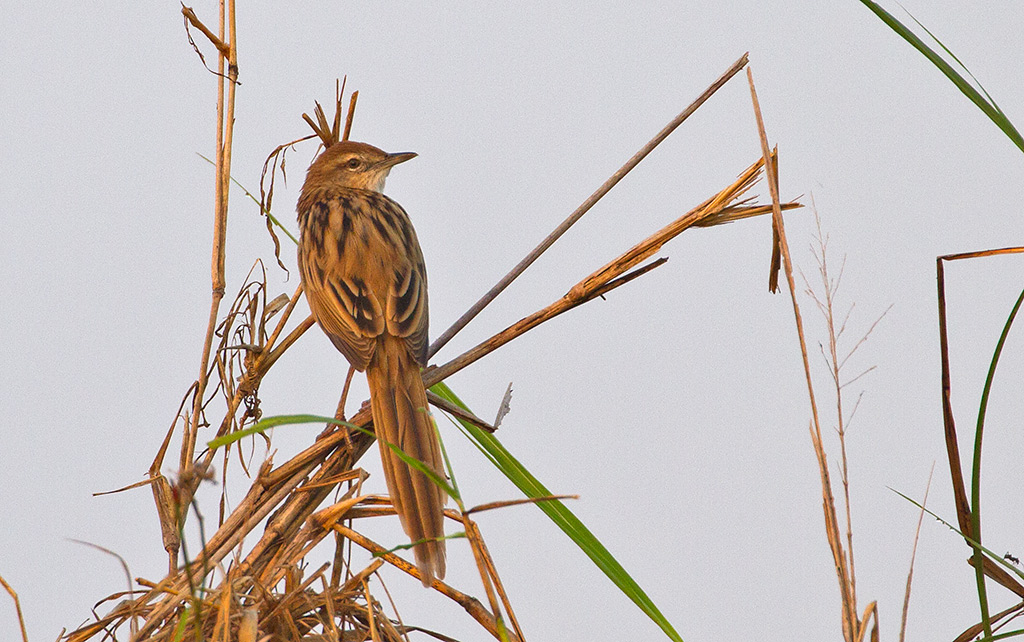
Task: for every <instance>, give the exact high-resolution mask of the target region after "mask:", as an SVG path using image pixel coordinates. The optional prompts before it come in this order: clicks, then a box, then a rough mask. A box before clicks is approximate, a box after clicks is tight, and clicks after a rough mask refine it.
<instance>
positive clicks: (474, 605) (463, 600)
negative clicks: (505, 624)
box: [331, 524, 520, 642]
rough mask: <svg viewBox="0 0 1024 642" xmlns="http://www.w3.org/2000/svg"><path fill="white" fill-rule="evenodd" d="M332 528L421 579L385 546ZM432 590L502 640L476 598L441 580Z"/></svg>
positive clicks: (341, 528)
mask: <svg viewBox="0 0 1024 642" xmlns="http://www.w3.org/2000/svg"><path fill="white" fill-rule="evenodd" d="M331 528H333V529H334V530H336V531H337V532H339V533H341V534H342V535H343V536H345V537H346V538H348V539H349V540H351V541H352V542H354V543H355V544H357V545H359V546H361V547H362V548H364V549H366V550H367V551H369V552H370V553H373V555H375V556H377V557H380V558H382V559H383V560H384V561H385V562H387V563H388V564H391V565H392V566H394V567H395V568H397V569H399V570H402V571H405V572H406V573H408V574H409V575H411V576H413V577H415V578H416V579H417V580H419V579H420V576H419V570H417V568H416V566H415V565H413V564H410V563H409V562H406V561H405V560H404V559H402V558H401V557H399V556H397V555H395V554H394V553H389V552H387V550H386V549H385V548H384V547H383V546H381V545H380V544H377V543H376V542H374V541H373V540H371V539H369V538H368V537H365V536H364V535H362V534H360V533H357V532H356V531H354V530H352V529H351V528H348V527H346V526H343V525H341V524H334V525H333V526H332V527H331ZM431 588H433V589H434V590H435V591H437V592H439V593H441V594H442V595H444V596H446V597H448V598H451V599H452V600H453V601H454V602H455V603H457V604H458V605H459V606H461V607H462V608H463V609H465V610H466V613H469V615H470V616H471V617H472V618H473V619H474V620H476V621H477V622H479V623H480V624H481V625H482V626H483V627H484V628H485V629H486V630H487V632H488V633H490V634H491V635H493V636H494V637H495V639H499V640H500V639H501V638H500V637H499V636H498V625H497V622H496V621H495V619H494V616H493V615H491V613H489V612H488V611H487V609H486V608H484V606H483V604H481V603H480V601H479V600H477V599H476V598H475V597H472V596H469V595H466V594H465V593H463V592H462V591H459V590H457V589H455V588H452V587H451V586H449V585H448V584H445V583H444V582H442V581H441V580H434V583H433V584H432V585H431ZM519 640H520V638H518V637H516V636H515V635H514V634H510V635H509V641H510V642H519Z"/></svg>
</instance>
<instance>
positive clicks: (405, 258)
mask: <svg viewBox="0 0 1024 642" xmlns="http://www.w3.org/2000/svg"><path fill="white" fill-rule="evenodd" d="M414 156H416V154H414V153H411V152H410V153H401V154H388V153H385V152H383V151H381V150H379V149H377V148H376V147H373V146H372V145H367V144H365V143H357V142H352V141H342V142H338V143H335V144H333V145H331V146H330V147H328V148H327V149H326V150H325V151H324V152H323V153H322V154H320V156H319V157H318V158H317V159H316V160H315V161H314V162H313V164H312V165H310V167H309V171H308V172H307V174H306V182H305V184H304V185H303V186H302V194H301V195H300V197H299V203H298V214H299V227H300V229H301V238H300V240H299V272H300V274H301V277H302V288H303V290H304V291H305V293H306V300H307V301H309V307H310V309H311V310H312V311H313V316H314V317H315V318H316V320H317V323H319V324H320V327H321V328H322V329H323V331H324V332H325V333H327V336H328V337H330V339H331V341H332V342H333V343H334V345H335V347H337V348H338V350H340V351H341V353H342V354H344V355H345V357H346V358H348V360H349V362H351V363H352V365H353V366H354V367H355V368H356V369H357V370H360V371H363V370H365V371H366V380H367V382H368V383H369V386H370V404H371V407H372V411H373V426H374V431H375V433H376V435H377V441H378V443H379V444H380V455H381V460H382V461H383V463H384V477H385V479H386V481H387V486H388V492H389V493H390V494H391V501H392V503H393V504H394V506H395V510H396V511H397V512H398V516H399V518H400V519H401V522H402V527H403V528H404V529H405V532H406V534H407V535H408V536H409V538H410V539H411V540H412V541H413V542H414V543H416V542H420V543H418V544H416V545H415V546H414V547H413V553H414V555H415V557H416V566H417V567H418V568H419V570H420V575H421V578H422V580H423V585H424V586H429V585H430V584H431V583H432V581H433V579H434V578H437V579H442V578H443V577H444V567H445V559H444V558H445V550H444V540H443V539H432V538H441V537H443V536H444V524H443V521H444V515H443V513H442V510H443V508H444V503H445V500H446V499H447V497H446V495H445V493H444V491H443V490H442V489H441V488H439V487H438V486H437V485H436V484H434V483H433V482H432V481H431V480H430V478H429V477H427V476H426V475H424V474H423V473H422V472H420V471H418V470H415V469H413V468H411V467H410V466H409V465H408V464H406V463H405V462H403V461H402V460H401V459H400V458H399V456H398V455H397V454H395V452H394V451H393V450H391V449H390V448H389V447H388V446H387V444H388V443H390V444H394V445H395V446H397V447H398V448H400V449H401V450H402V451H403V452H405V453H406V454H407V455H409V456H410V457H413V458H415V459H418V460H420V461H421V462H423V463H424V464H425V465H426V466H427V467H428V468H430V469H431V470H433V471H434V472H435V473H437V474H438V475H439V476H441V477H442V478H443V477H444V468H443V464H442V459H441V448H440V443H439V442H438V437H437V433H436V432H435V427H434V423H433V420H432V419H431V417H430V413H429V412H428V410H427V396H426V391H425V390H424V386H423V379H422V377H421V375H420V368H421V367H423V366H425V365H426V363H427V272H426V268H425V266H424V264H423V253H422V251H421V250H420V244H419V241H418V240H417V239H416V232H415V231H414V230H413V227H412V223H411V222H410V221H409V216H408V215H407V214H406V213H405V210H403V209H402V206H400V205H399V204H398V203H396V202H395V201H393V200H391V199H390V198H388V197H387V196H385V195H384V194H382V193H381V190H382V189H383V188H384V179H385V178H387V175H388V172H390V171H391V168H392V167H394V166H395V165H397V164H398V163H402V162H405V161H407V160H409V159H410V158H413V157H414ZM421 540H430V541H426V542H423V541H421Z"/></svg>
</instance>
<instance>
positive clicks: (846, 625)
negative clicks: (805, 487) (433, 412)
mask: <svg viewBox="0 0 1024 642" xmlns="http://www.w3.org/2000/svg"><path fill="white" fill-rule="evenodd" d="M747 82H748V84H749V85H750V99H751V102H752V104H753V108H754V118H755V120H756V122H757V132H758V137H759V138H760V140H761V153H762V155H763V157H764V163H765V168H766V169H765V173H766V174H767V175H768V188H769V190H770V191H771V196H772V223H773V225H772V227H773V230H775V231H776V232H777V233H778V236H779V242H778V246H779V248H780V250H781V254H782V264H783V267H784V269H785V273H786V281H787V284H788V286H789V294H790V300H791V301H792V304H793V317H794V319H795V321H796V329H797V337H798V339H799V342H800V355H801V358H802V359H803V365H804V377H805V379H806V381H807V394H808V398H809V399H810V403H811V424H810V430H811V443H812V444H813V446H814V453H815V456H816V458H817V460H818V472H819V474H820V477H821V493H822V504H823V508H824V512H825V533H826V535H827V537H828V544H829V548H830V550H831V551H832V560H833V562H834V563H835V567H836V576H837V578H838V580H839V591H840V594H841V596H842V605H843V619H842V622H843V638H844V639H845V640H846V642H854V640H856V639H857V638H858V637H859V633H860V628H861V626H860V621H859V620H858V619H857V610H856V608H857V607H856V601H855V600H856V596H855V595H853V594H851V584H850V574H849V570H848V568H847V558H846V555H845V553H844V552H843V543H842V540H841V535H840V533H839V520H838V519H837V517H836V507H835V497H833V495H832V482H831V480H830V479H829V471H828V459H827V458H826V455H825V447H824V444H823V443H822V439H821V423H820V420H819V418H818V406H817V402H816V400H815V395H814V383H813V381H812V378H811V364H810V359H809V358H808V356H807V340H806V338H805V337H806V335H805V334H804V327H803V318H802V316H801V314H800V304H799V302H798V301H797V298H796V286H795V283H794V279H793V260H792V257H791V255H790V252H789V243H788V241H787V239H786V230H785V224H784V222H783V219H782V208H781V207H780V204H779V188H778V174H777V172H776V169H775V157H774V154H773V152H772V150H771V149H770V148H769V145H768V135H767V134H766V133H765V128H764V120H763V118H762V116H761V107H760V104H759V103H758V100H757V90H756V89H755V88H754V76H753V74H752V73H751V71H750V69H747ZM776 232H773V234H774V233H776Z"/></svg>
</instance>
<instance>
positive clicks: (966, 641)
mask: <svg viewBox="0 0 1024 642" xmlns="http://www.w3.org/2000/svg"><path fill="white" fill-rule="evenodd" d="M1022 613H1024V602H1021V603H1019V604H1014V605H1013V606H1011V607H1009V608H1007V609H1004V610H1002V611H1000V612H999V613H996V614H995V615H992V616H990V617H989V620H990V621H991V622H992V624H993V626H994V625H996V623H998V622H999V621H1000V620H1002V619H1003V618H1006V617H1009V616H1012V617H1010V620H1012V619H1013V618H1016V617H1019V616H1020V615H1021V614H1022ZM1007 622H1009V620H1007ZM1003 624H1006V622H1003V623H1002V624H999V627H1002V626H1003ZM999 627H995V626H994V628H999ZM984 630H985V626H984V624H982V623H981V622H978V623H977V624H975V625H974V626H971V627H969V628H967V629H966V630H965V631H964V632H963V633H961V634H960V635H958V636H956V638H955V639H954V640H953V642H970V641H971V640H974V639H976V638H977V637H978V636H979V635H981V634H982V632H983V631H984Z"/></svg>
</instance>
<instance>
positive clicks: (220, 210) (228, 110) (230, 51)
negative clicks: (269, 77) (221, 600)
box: [153, 0, 238, 569]
mask: <svg viewBox="0 0 1024 642" xmlns="http://www.w3.org/2000/svg"><path fill="white" fill-rule="evenodd" d="M182 13H183V15H184V16H185V18H186V20H188V21H189V22H190V23H191V24H193V25H195V26H196V27H197V28H199V29H200V31H202V33H203V34H204V35H206V36H207V38H208V39H209V40H210V42H211V43H213V45H214V46H215V47H216V48H217V139H216V145H217V155H216V163H215V167H216V170H215V173H216V178H215V186H216V194H215V196H214V203H215V205H214V209H215V212H214V229H213V258H212V265H211V281H212V287H211V290H212V297H211V302H210V315H209V319H208V322H207V328H206V336H205V339H204V341H203V353H202V357H201V359H200V366H199V378H198V380H197V382H198V383H197V385H196V386H195V390H194V393H193V394H194V397H193V403H192V416H191V420H190V421H189V422H188V424H187V426H186V428H185V430H184V432H183V435H182V445H181V457H180V467H181V470H183V471H186V470H188V469H190V468H191V466H192V464H193V458H194V456H195V446H196V436H197V434H198V432H199V422H200V417H201V416H202V415H203V399H204V397H205V395H206V386H207V382H208V381H209V373H210V366H209V364H210V356H211V349H212V347H213V336H214V332H215V331H216V328H217V325H218V317H219V314H220V303H221V300H222V299H223V298H224V290H225V278H224V258H225V257H224V255H225V242H226V239H227V218H228V195H229V192H230V185H231V149H232V143H233V139H234V136H233V133H234V123H235V87H236V86H237V84H238V82H237V81H238V49H237V47H236V44H235V33H236V32H235V0H226V1H225V0H222V1H221V3H220V12H219V20H218V22H219V26H218V33H217V37H216V38H215V37H214V36H213V34H212V33H211V31H210V29H208V28H206V27H205V26H204V25H203V23H202V22H201V21H200V20H199V19H198V18H197V17H196V15H195V12H193V11H192V10H191V9H190V8H188V7H186V6H184V5H182ZM225 65H226V66H227V75H225ZM225 85H227V91H226V92H225ZM156 468H157V469H158V470H159V465H157V466H156ZM198 483H199V482H198V480H197V481H196V482H195V485H192V486H191V487H189V488H180V492H181V493H182V494H183V495H184V497H182V498H179V499H183V500H184V501H182V502H181V505H187V504H188V501H190V499H191V496H192V494H193V493H194V492H195V489H196V486H197V485H198ZM153 493H154V499H155V500H156V502H157V504H158V505H161V504H162V503H165V502H166V501H167V500H168V498H167V497H166V496H165V495H164V493H163V490H161V488H160V487H159V486H154V487H153ZM161 517H162V518H163V517H167V518H169V517H170V516H169V515H167V516H164V515H162V516H161ZM172 539H173V538H172ZM166 542H167V540H166V539H165V543H166ZM172 547H173V550H169V551H168V553H169V556H170V567H171V568H172V569H173V567H174V565H175V558H176V556H177V547H176V546H173V542H172Z"/></svg>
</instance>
